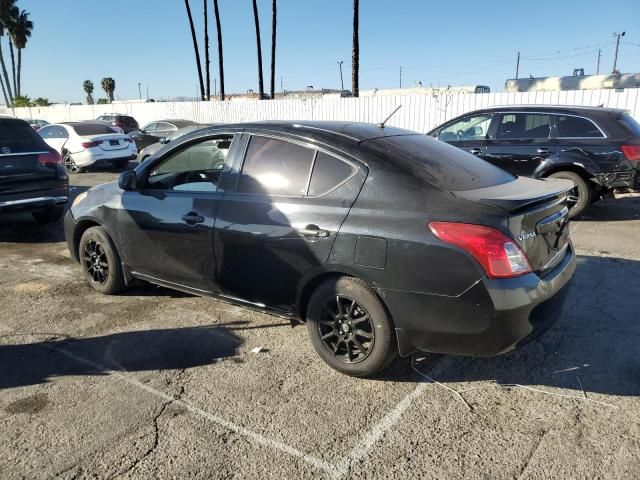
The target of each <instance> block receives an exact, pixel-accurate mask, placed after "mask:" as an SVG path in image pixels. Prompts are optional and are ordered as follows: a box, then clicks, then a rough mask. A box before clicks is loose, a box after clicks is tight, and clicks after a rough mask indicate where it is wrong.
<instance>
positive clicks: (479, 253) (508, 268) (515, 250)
mask: <svg viewBox="0 0 640 480" xmlns="http://www.w3.org/2000/svg"><path fill="white" fill-rule="evenodd" d="M429 229H430V230H431V231H432V232H433V234H434V235H435V236H436V237H438V238H439V239H440V240H442V241H443V242H446V243H450V244H452V245H456V246H458V247H460V248H462V249H463V250H465V251H466V252H467V253H469V254H470V255H472V256H473V258H475V259H476V260H477V261H478V263H480V265H482V268H483V269H484V271H485V273H486V274H487V276H488V277H491V278H510V277H517V276H519V275H524V274H525V273H529V272H531V265H530V264H529V260H528V259H527V256H526V255H525V254H524V252H523V251H522V250H521V249H520V247H519V246H518V245H517V244H516V243H515V242H514V241H513V240H512V239H511V238H510V237H508V236H507V235H505V234H504V233H502V232H501V231H499V230H496V229H494V228H490V227H485V226H482V225H472V224H468V223H450V222H431V223H429Z"/></svg>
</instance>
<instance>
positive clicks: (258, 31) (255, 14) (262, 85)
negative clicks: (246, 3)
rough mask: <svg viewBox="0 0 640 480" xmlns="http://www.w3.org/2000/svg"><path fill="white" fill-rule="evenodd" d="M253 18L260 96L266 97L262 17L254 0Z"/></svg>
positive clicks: (260, 97) (261, 97)
mask: <svg viewBox="0 0 640 480" xmlns="http://www.w3.org/2000/svg"><path fill="white" fill-rule="evenodd" d="M253 20H254V22H255V24H256V43H257V44H258V96H259V99H260V100H262V99H263V98H264V81H263V79H262V42H261V41H260V19H259V18H258V4H257V3H256V0H253Z"/></svg>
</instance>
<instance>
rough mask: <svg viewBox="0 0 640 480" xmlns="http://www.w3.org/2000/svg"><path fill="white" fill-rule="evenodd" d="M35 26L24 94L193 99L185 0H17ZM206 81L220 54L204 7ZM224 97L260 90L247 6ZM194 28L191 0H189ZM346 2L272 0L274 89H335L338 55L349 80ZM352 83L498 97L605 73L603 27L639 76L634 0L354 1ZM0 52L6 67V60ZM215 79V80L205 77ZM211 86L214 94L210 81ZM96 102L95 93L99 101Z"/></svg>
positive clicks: (266, 32) (234, 19)
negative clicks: (551, 78)
mask: <svg viewBox="0 0 640 480" xmlns="http://www.w3.org/2000/svg"><path fill="white" fill-rule="evenodd" d="M18 3H19V5H20V7H21V8H23V9H26V10H27V11H29V12H30V13H31V16H32V20H33V22H34V23H35V29H34V33H33V36H32V38H31V39H30V42H29V44H28V46H27V49H26V50H25V51H24V59H23V63H24V66H23V88H22V90H23V92H24V93H26V94H28V95H29V96H31V97H32V98H33V97H39V96H42V97H48V98H49V99H50V100H52V101H58V102H62V101H81V100H83V98H84V94H83V91H82V82H83V81H84V80H85V79H91V80H93V81H94V83H95V84H96V89H97V90H98V89H99V82H100V79H101V78H103V77H105V76H111V77H113V78H114V79H115V80H116V82H117V88H116V97H120V98H122V99H129V98H137V96H138V82H140V83H142V85H143V86H142V89H143V95H144V91H145V90H146V87H147V85H148V86H149V93H150V96H151V97H153V98H166V97H175V96H195V95H196V94H197V91H198V83H197V74H196V68H195V63H194V53H193V48H192V43H191V36H190V32H189V28H188V22H187V17H186V13H185V8H184V2H183V1H182V0H161V1H160V0H109V1H108V2H105V1H100V0H83V1H81V2H80V1H78V0H56V1H45V0H18ZM209 3H210V36H211V37H212V38H211V55H212V65H211V66H212V68H211V76H212V78H217V76H218V74H217V56H216V55H217V53H216V52H217V50H216V49H217V46H216V44H215V39H216V37H215V22H214V21H213V12H212V10H213V8H212V4H213V2H212V0H209ZM219 3H220V10H221V17H222V30H223V46H224V57H225V80H226V90H227V91H228V92H244V91H246V90H247V89H250V88H253V89H255V90H257V65H256V63H257V62H256V42H255V30H254V25H253V12H252V6H251V0H219ZM258 4H259V8H260V11H261V18H260V19H261V25H260V27H261V31H262V41H263V42H262V48H263V68H264V79H265V89H266V90H268V84H269V80H268V79H269V55H270V48H271V47H270V41H271V0H259V2H258ZM191 5H192V10H193V12H194V16H195V20H196V22H197V24H198V25H197V27H198V30H199V31H200V32H202V0H191ZM351 12H352V1H351V0H322V1H315V2H310V1H308V0H304V1H303V0H278V13H279V16H278V56H277V68H276V75H277V81H276V84H277V90H279V87H280V77H282V78H283V83H284V88H285V89H288V90H294V89H301V88H304V87H305V86H307V85H313V86H315V87H316V88H320V87H324V88H337V87H339V84H340V77H339V71H338V64H337V61H338V60H344V65H343V68H344V79H345V87H346V88H349V86H350V84H351V76H350V70H351V21H352V19H351ZM360 12H361V14H360V57H361V60H360V63H361V80H360V84H361V88H373V87H377V88H386V87H387V88H388V87H393V88H396V87H398V84H399V69H400V66H402V67H403V85H404V86H408V85H412V84H413V83H414V82H416V81H418V80H420V81H422V83H423V84H424V85H425V86H426V85H429V84H433V85H434V86H436V85H441V86H442V85H447V84H451V85H466V84H486V85H489V86H490V87H491V88H492V90H494V91H496V90H501V89H502V88H503V87H504V81H505V80H506V79H507V78H512V77H513V75H514V73H515V58H516V52H517V51H518V50H520V51H521V55H522V60H521V64H520V74H521V76H527V75H529V74H532V75H534V76H543V75H560V74H571V72H572V71H573V68H574V67H584V68H585V71H586V73H595V69H596V60H597V50H598V47H599V46H601V48H602V66H601V72H607V71H610V70H611V67H612V63H613V53H614V48H615V45H614V38H613V36H612V33H613V32H619V31H626V32H627V34H626V36H625V37H624V38H623V41H624V43H622V45H621V52H620V55H619V61H618V65H619V68H620V70H622V71H623V72H640V22H639V21H640V2H639V1H638V0H617V1H616V2H615V4H612V3H607V2H602V1H592V0H581V1H559V0H554V1H548V0H538V1H536V2H513V1H509V2H506V1H504V2H503V1H500V2H498V1H493V2H491V1H485V2H479V1H477V0H474V1H467V0H458V1H455V2H450V1H443V2H435V1H426V0H396V1H394V2H389V1H383V0H361V2H360ZM7 50H8V49H6V46H5V59H6V60H8V51H7ZM212 83H213V81H212ZM212 88H213V86H212ZM97 93H98V95H96V96H100V95H101V94H102V92H101V91H98V92H97Z"/></svg>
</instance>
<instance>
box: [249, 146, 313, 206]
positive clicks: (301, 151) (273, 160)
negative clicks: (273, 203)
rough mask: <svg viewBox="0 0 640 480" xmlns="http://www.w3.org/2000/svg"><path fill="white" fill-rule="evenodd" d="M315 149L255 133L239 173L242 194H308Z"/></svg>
mask: <svg viewBox="0 0 640 480" xmlns="http://www.w3.org/2000/svg"><path fill="white" fill-rule="evenodd" d="M314 155H315V150H313V149H310V148H306V147H303V146H300V145H297V144H295V143H290V142H286V141H283V140H277V139H274V138H266V137H260V136H253V137H251V140H250V142H249V148H248V149H247V155H246V157H245V160H244V165H243V167H242V175H241V176H240V186H239V190H238V191H239V192H240V193H255V194H267V195H296V196H298V195H305V194H306V192H307V183H308V182H309V174H310V173H311V165H312V163H313V157H314Z"/></svg>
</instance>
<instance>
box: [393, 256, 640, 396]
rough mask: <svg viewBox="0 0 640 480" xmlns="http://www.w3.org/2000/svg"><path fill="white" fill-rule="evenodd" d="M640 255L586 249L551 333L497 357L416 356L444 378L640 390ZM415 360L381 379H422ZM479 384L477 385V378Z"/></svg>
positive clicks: (628, 392)
mask: <svg viewBox="0 0 640 480" xmlns="http://www.w3.org/2000/svg"><path fill="white" fill-rule="evenodd" d="M638 278H640V262H638V261H633V260H626V259H620V258H606V257H592V256H581V257H579V258H578V268H577V270H576V273H575V276H574V278H573V280H572V285H571V287H570V288H571V290H570V292H569V296H568V298H567V304H566V308H565V311H564V314H563V315H562V317H561V318H560V319H558V322H557V323H556V324H555V325H554V326H553V327H552V328H551V329H550V330H549V331H548V332H546V333H545V334H544V335H542V336H541V337H539V338H537V339H536V340H534V341H532V342H530V343H528V344H526V345H523V346H522V347H521V348H519V349H518V350H516V351H514V352H511V353H508V354H506V355H502V356H499V357H493V358H472V357H455V356H448V355H416V356H414V363H413V367H415V368H417V369H418V370H419V371H421V372H422V373H424V374H426V375H428V376H429V377H430V378H432V379H434V380H437V381H439V382H447V383H449V382H454V383H455V382H480V381H495V382H497V383H499V384H505V385H507V384H519V385H525V386H527V385H528V386H534V385H537V386H546V387H557V388H564V389H570V390H576V394H578V395H583V392H586V393H587V395H588V393H589V392H596V393H601V394H607V395H620V396H640V294H639V290H638ZM410 361H411V360H409V359H405V360H404V361H401V362H399V364H398V366H397V368H395V369H393V370H392V371H389V372H387V373H386V374H385V375H384V377H383V378H381V379H382V380H390V381H409V382H415V381H416V377H417V374H416V372H415V371H413V369H412V365H411V364H410ZM471 386H473V385H471Z"/></svg>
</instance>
